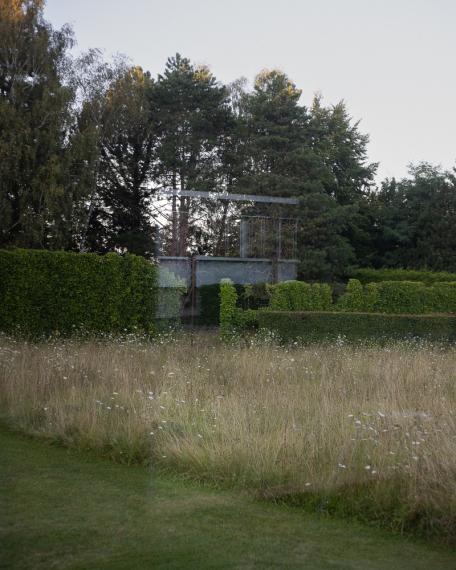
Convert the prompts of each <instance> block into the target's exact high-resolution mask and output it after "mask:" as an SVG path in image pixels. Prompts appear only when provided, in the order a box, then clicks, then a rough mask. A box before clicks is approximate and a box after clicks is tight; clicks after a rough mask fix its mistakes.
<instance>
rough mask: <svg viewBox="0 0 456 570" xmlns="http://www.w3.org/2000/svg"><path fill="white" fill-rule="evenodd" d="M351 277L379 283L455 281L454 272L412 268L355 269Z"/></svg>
mask: <svg viewBox="0 0 456 570" xmlns="http://www.w3.org/2000/svg"><path fill="white" fill-rule="evenodd" d="M352 277H353V279H358V280H359V281H361V283H363V284H366V283H379V282H380V281H420V282H421V283H426V284H428V285H430V284H432V283H441V282H449V281H453V282H456V273H448V272H445V271H438V272H437V271H417V270H413V269H369V268H365V269H357V270H356V271H355V272H354V273H353V275H352Z"/></svg>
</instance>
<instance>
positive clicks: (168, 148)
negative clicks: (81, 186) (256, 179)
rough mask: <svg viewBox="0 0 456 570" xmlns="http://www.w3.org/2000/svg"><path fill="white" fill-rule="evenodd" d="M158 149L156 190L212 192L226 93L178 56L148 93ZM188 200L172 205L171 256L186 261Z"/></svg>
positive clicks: (225, 119) (207, 73)
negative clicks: (183, 257)
mask: <svg viewBox="0 0 456 570" xmlns="http://www.w3.org/2000/svg"><path fill="white" fill-rule="evenodd" d="M151 98H152V107H153V113H154V122H155V124H156V127H157V131H158V136H159V144H158V148H157V156H158V160H159V162H158V164H157V168H156V171H155V175H156V182H157V183H158V185H159V186H162V187H168V188H173V189H181V190H184V189H191V190H206V191H213V190H216V189H217V180H218V176H219V173H220V168H219V165H220V157H219V152H218V150H219V147H220V144H221V138H222V137H223V134H224V132H225V129H226V126H227V123H228V121H229V117H230V111H229V107H228V92H227V89H226V88H225V87H224V86H222V85H220V84H219V83H218V82H217V80H216V78H215V77H214V76H213V75H212V73H211V72H210V71H209V70H208V69H207V68H206V67H196V66H194V65H192V64H191V62H190V61H189V60H188V59H186V58H183V57H181V56H180V55H179V54H177V55H176V56H175V57H172V58H169V59H168V61H167V63H166V68H165V72H164V73H163V75H159V76H158V79H157V82H156V84H155V86H154V89H153V90H152V91H151ZM195 207H196V206H195V204H194V203H191V201H190V199H189V198H186V197H179V199H177V198H176V197H174V198H173V200H172V222H171V235H170V236H169V239H170V242H171V253H172V254H173V255H186V252H187V247H188V243H187V237H188V236H189V233H190V230H191V228H190V227H189V226H190V224H189V221H190V217H191V216H192V215H194V214H195V211H194V208H195Z"/></svg>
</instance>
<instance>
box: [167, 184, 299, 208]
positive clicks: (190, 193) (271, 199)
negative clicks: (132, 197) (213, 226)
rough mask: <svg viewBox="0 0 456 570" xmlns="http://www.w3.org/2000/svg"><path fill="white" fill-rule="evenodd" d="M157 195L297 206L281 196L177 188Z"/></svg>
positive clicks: (289, 199)
mask: <svg viewBox="0 0 456 570" xmlns="http://www.w3.org/2000/svg"><path fill="white" fill-rule="evenodd" d="M157 194H158V195H160V194H163V195H164V196H183V197H184V198H206V199H208V200H229V201H232V202H258V203H263V204H288V205H291V206H296V205H298V204H299V200H298V199H297V198H283V197H281V196H260V195H258V194H229V193H228V192H202V191H199V190H179V189H178V188H162V189H160V190H158V191H157Z"/></svg>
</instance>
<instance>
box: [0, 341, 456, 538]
mask: <svg viewBox="0 0 456 570" xmlns="http://www.w3.org/2000/svg"><path fill="white" fill-rule="evenodd" d="M0 381H1V387H0V406H1V413H2V415H3V417H4V418H6V420H7V421H8V422H9V423H11V424H13V425H14V426H15V427H17V428H19V429H21V430H23V431H25V432H29V433H33V434H36V435H40V436H43V437H47V438H50V439H53V440H57V441H61V442H63V443H65V444H66V445H72V446H77V447H80V448H93V449H98V450H100V451H101V452H103V453H104V454H106V455H108V456H110V457H112V458H114V459H116V460H118V461H122V462H125V463H128V462H144V463H153V464H155V465H157V466H160V467H161V468H164V469H170V470H173V471H179V472H182V473H184V474H186V475H187V476H189V477H192V478H195V479H204V480H208V481H211V482H214V483H218V484H229V485H234V486H239V487H243V488H248V489H251V490H254V491H255V492H257V493H259V494H261V495H262V496H265V497H269V498H272V499H286V500H289V501H291V502H297V503H299V504H308V505H310V506H312V507H313V508H317V509H319V510H328V511H334V512H339V513H341V514H351V515H357V516H360V517H362V518H365V519H376V520H383V521H384V522H386V523H387V524H389V525H391V526H393V527H394V528H397V529H402V528H404V529H407V528H415V529H417V528H418V529H420V530H421V531H422V532H424V533H427V534H429V533H434V534H439V535H440V536H446V537H447V538H451V537H454V535H455V534H456V422H455V416H454V413H455V409H456V406H455V404H456V392H455V381H456V351H455V350H454V349H450V348H441V347H432V346H428V345H401V346H395V347H394V346H392V347H382V348H375V347H371V348H369V347H364V348H359V347H358V348H356V347H351V346H346V345H344V344H343V343H342V344H336V345H331V346H310V347H293V348H280V347H278V346H275V345H274V344H272V343H264V342H252V343H251V345H250V346H244V347H236V346H222V345H220V344H219V343H218V342H217V341H216V340H215V339H214V338H213V337H211V336H200V337H197V338H196V339H195V340H194V342H191V340H190V339H189V338H185V337H184V338H181V339H179V340H174V341H162V342H156V343H154V344H149V343H147V342H145V341H140V340H124V341H119V340H117V341H104V342H88V341H86V342H77V341H58V342H47V343H41V344H30V343H25V342H20V341H13V340H11V339H3V342H2V349H1V354H0Z"/></svg>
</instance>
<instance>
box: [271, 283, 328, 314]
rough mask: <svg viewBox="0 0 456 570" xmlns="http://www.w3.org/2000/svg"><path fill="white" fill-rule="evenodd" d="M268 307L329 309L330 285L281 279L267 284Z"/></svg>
mask: <svg viewBox="0 0 456 570" xmlns="http://www.w3.org/2000/svg"><path fill="white" fill-rule="evenodd" d="M269 291H270V296H271V300H270V302H269V307H270V309H271V310H276V311H318V310H329V309H330V308H331V305H332V292H331V287H330V286H329V285H328V284H326V283H322V284H320V283H313V284H312V285H310V284H309V283H304V282H303V281H283V282H282V283H277V284H276V285H270V286H269Z"/></svg>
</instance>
